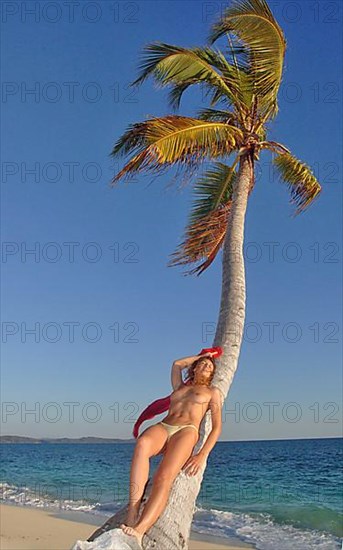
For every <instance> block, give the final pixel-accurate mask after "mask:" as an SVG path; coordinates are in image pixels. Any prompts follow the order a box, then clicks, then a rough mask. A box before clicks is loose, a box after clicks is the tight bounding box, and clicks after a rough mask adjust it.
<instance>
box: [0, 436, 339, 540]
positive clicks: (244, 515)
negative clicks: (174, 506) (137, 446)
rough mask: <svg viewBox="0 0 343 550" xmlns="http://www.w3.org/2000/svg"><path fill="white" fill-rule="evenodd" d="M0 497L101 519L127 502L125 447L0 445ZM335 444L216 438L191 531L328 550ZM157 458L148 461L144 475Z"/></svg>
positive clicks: (335, 535) (335, 497) (128, 448)
mask: <svg viewBox="0 0 343 550" xmlns="http://www.w3.org/2000/svg"><path fill="white" fill-rule="evenodd" d="M0 449H1V470H0V471H1V482H2V483H1V492H0V494H1V499H2V501H3V502H5V503H6V502H8V503H13V504H17V505H22V506H36V507H41V508H50V509H51V508H55V509H59V510H61V509H63V510H83V511H84V512H85V513H86V514H97V515H99V514H101V515H102V516H103V517H104V520H105V519H106V518H107V517H109V516H111V515H112V514H113V513H114V512H115V511H116V510H117V509H118V508H120V507H121V506H122V505H123V504H125V503H126V502H127V498H128V486H129V472H130V461H131V458H132V453H133V449H134V444H133V443H123V444H49V443H44V444H37V445H36V444H3V445H1V446H0ZM342 455H343V440H342V439H302V440H300V439H298V440H282V441H247V442H218V443H217V444H216V446H215V447H214V449H213V451H212V452H211V454H210V456H209V458H208V462H207V468H206V471H205V474H204V479H203V483H202V488H201V491H200V493H199V495H198V499H197V503H196V512H195V514H194V518H193V524H192V529H193V531H197V532H198V533H206V534H212V535H216V536H221V537H225V536H237V537H238V538H240V540H242V541H245V542H250V543H251V544H253V545H254V546H255V547H256V548H258V549H261V550H271V549H273V550H277V549H280V550H288V549H292V550H294V549H299V550H300V549H301V550H306V549H313V548H319V549H325V550H330V549H338V548H341V544H342V541H341V538H342V536H343V514H342V512H343V509H342V508H343V507H342V498H343V479H342V478H343V476H342V463H343V460H342V458H343V457H342ZM160 460H161V457H160V456H159V457H153V458H152V459H151V462H150V465H151V475H152V474H153V472H154V471H155V469H156V468H157V466H158V464H159V462H160Z"/></svg>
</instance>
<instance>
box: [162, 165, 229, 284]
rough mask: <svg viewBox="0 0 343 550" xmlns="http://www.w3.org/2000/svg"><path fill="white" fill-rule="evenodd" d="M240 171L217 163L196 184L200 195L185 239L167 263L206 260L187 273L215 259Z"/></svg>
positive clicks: (207, 264)
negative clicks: (237, 171)
mask: <svg viewBox="0 0 343 550" xmlns="http://www.w3.org/2000/svg"><path fill="white" fill-rule="evenodd" d="M236 177H237V174H236V172H235V170H234V168H233V167H230V166H227V165H226V164H224V163H222V162H216V163H214V165H213V167H212V168H210V169H209V170H208V171H207V172H206V173H205V174H204V176H203V177H201V178H199V180H198V182H197V184H196V185H195V187H194V193H195V195H196V196H197V198H196V200H195V201H194V205H193V209H192V212H191V214H190V220H189V224H188V226H187V228H186V236H185V239H184V241H183V242H182V243H181V244H180V245H179V246H178V248H177V250H176V251H175V252H174V253H173V254H171V257H172V260H171V261H170V262H169V264H168V266H169V267H171V266H175V265H183V264H190V263H195V262H198V261H200V260H201V259H203V258H205V260H204V261H203V262H202V263H201V264H200V265H198V266H197V267H196V268H194V269H191V270H190V271H188V272H186V273H185V275H188V274H189V275H191V274H195V273H196V274H197V275H200V274H201V273H202V272H203V271H205V269H207V267H208V266H209V265H210V264H211V263H212V262H213V260H214V259H215V257H216V255H217V253H218V251H219V250H220V248H221V246H222V244H223V240H224V237H225V232H226V229H227V222H228V216H229V214H230V209H231V203H232V191H233V185H234V181H235V178H236Z"/></svg>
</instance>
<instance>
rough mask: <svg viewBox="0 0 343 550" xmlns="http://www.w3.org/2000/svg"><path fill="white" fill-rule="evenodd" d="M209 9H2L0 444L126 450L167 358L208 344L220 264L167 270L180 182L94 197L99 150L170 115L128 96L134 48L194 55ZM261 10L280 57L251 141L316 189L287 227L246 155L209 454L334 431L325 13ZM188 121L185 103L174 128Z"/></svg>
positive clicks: (335, 49) (278, 201)
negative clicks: (240, 311)
mask: <svg viewBox="0 0 343 550" xmlns="http://www.w3.org/2000/svg"><path fill="white" fill-rule="evenodd" d="M33 4H35V5H36V11H35V12H32V6H33ZM226 5H227V4H226V3H220V2H195V1H194V2H193V1H183V2H181V1H161V2H145V1H144V2H136V1H135V2H91V3H90V2H83V3H80V4H77V3H66V2H48V3H44V2H40V3H38V2H37V3H32V2H4V3H2V29H3V38H2V64H3V74H2V80H3V89H2V111H3V118H2V120H3V130H2V132H3V136H5V137H6V141H5V142H4V141H3V145H2V216H1V219H2V240H3V244H2V246H3V255H2V273H3V277H2V372H1V377H2V401H3V403H2V407H3V408H2V422H3V424H2V434H12V435H22V436H24V435H26V436H37V437H41V436H42V437H46V436H47V437H63V436H67V437H81V436H99V437H123V438H128V437H131V429H132V426H133V422H134V421H135V419H136V418H137V416H138V414H139V412H140V411H141V410H142V409H143V408H144V407H145V406H146V405H148V404H149V403H150V402H151V401H153V400H155V399H157V398H159V397H164V396H166V395H169V394H170V392H171V391H172V387H171V383H170V369H171V364H172V362H173V360H175V359H177V358H180V357H184V356H188V355H194V354H197V353H199V352H200V350H201V348H202V347H209V346H211V344H212V343H213V335H214V330H215V325H216V322H217V319H218V313H219V299H220V290H221V288H220V286H221V258H222V254H221V253H220V255H219V256H218V257H217V259H216V261H215V263H214V264H212V266H211V267H210V269H208V270H207V271H206V272H205V273H204V274H202V275H201V276H200V277H195V276H192V277H184V276H183V272H184V269H183V268H182V267H173V268H172V267H167V262H168V260H169V259H170V254H171V253H172V252H173V251H175V249H176V247H177V245H178V244H179V243H180V242H181V239H182V237H183V231H184V228H185V225H186V222H187V216H188V212H189V210H190V206H191V202H192V182H190V183H189V184H188V185H183V186H181V184H180V181H181V180H178V181H177V182H176V183H175V182H174V184H172V176H173V174H174V173H175V171H171V172H169V173H168V174H166V175H163V176H160V177H158V178H156V179H154V181H153V182H152V183H151V184H150V182H151V180H150V177H149V176H147V175H142V176H139V177H138V178H136V179H135V180H134V181H133V182H131V183H129V184H126V183H124V182H121V183H120V184H119V185H118V187H117V188H115V189H112V188H111V187H110V185H109V182H110V179H111V176H112V175H113V173H114V172H116V171H117V169H118V165H117V166H115V165H114V163H113V161H112V160H111V159H110V157H109V153H110V151H111V148H112V146H113V144H114V143H115V141H116V140H117V139H118V137H119V136H120V135H121V134H122V133H123V132H124V131H125V129H126V128H127V126H128V125H129V124H131V123H134V122H138V121H143V120H145V118H146V117H148V116H162V115H165V114H168V113H171V112H172V111H171V110H170V108H169V107H168V103H167V90H161V89H157V88H156V86H155V85H154V84H153V81H152V80H151V79H150V80H148V81H147V82H146V83H144V85H143V86H142V87H140V88H139V89H138V90H137V91H132V90H128V89H127V85H128V84H129V83H130V82H132V81H133V80H134V79H135V78H136V77H137V75H138V71H137V67H138V62H139V58H140V55H141V52H142V47H143V46H144V45H145V44H147V43H149V42H153V41H155V40H158V41H162V42H167V43H172V44H176V45H181V46H196V45H203V44H205V41H206V36H207V33H208V30H209V26H210V24H211V23H212V22H213V21H214V20H215V19H216V18H217V16H218V15H219V10H220V6H226ZM269 5H270V6H271V8H272V10H273V13H274V14H275V16H276V18H277V20H278V22H279V24H280V25H281V27H282V28H283V30H284V32H285V36H286V40H287V51H286V58H285V66H284V75H283V81H282V84H281V88H280V93H279V108H280V110H279V114H278V116H277V119H276V120H275V121H273V122H272V123H271V124H270V133H269V139H273V140H276V141H278V142H281V143H283V144H284V145H285V146H286V147H288V148H290V150H291V151H292V153H293V154H294V155H295V156H296V157H297V158H298V159H300V160H302V161H304V162H306V163H307V164H308V165H310V166H311V167H312V168H313V169H314V171H315V174H316V176H317V178H318V179H319V181H320V183H321V185H322V188H323V191H322V194H321V196H320V198H319V199H318V200H317V201H315V203H314V204H313V205H312V206H311V207H310V208H309V209H308V210H307V211H306V212H305V213H303V214H302V215H300V216H298V217H296V218H292V216H291V214H292V213H293V211H294V207H293V206H292V205H291V204H290V202H289V199H290V194H289V191H288V189H287V186H286V185H284V184H283V183H280V182H278V181H277V179H276V178H273V177H271V175H270V161H271V155H270V154H269V153H263V154H262V155H261V159H260V163H259V165H258V166H257V173H256V174H257V177H256V185H255V188H254V191H253V193H252V194H251V196H250V200H249V205H248V209H247V215H246V228H245V248H244V251H245V260H246V264H245V265H246V286H247V304H246V325H245V334H244V339H243V343H242V348H241V353H240V358H239V366H238V370H237V372H236V376H235V378H234V381H233V384H232V386H231V389H230V391H229V394H228V397H227V399H226V402H225V404H224V409H223V423H224V424H223V432H222V435H221V438H220V439H221V440H247V439H274V438H276V439H280V438H281V439H283V438H293V437H294V438H299V437H332V436H339V435H340V434H341V433H342V432H341V422H340V419H341V395H342V364H341V349H342V324H341V320H342V316H341V314H342V294H341V285H340V282H341V277H342V263H341V224H342V209H341V204H342V171H341V170H342V166H341V151H342V124H341V121H342V89H341V86H342V41H341V36H340V34H341V19H342V5H341V4H340V3H339V2H335V1H334V2H329V3H327V2H322V1H320V2H310V1H308V2H307V1H302V2H287V1H286V2H285V1H278V2H270V3H269ZM30 10H31V11H30ZM217 46H218V47H222V48H223V47H225V40H224V39H223V40H221V41H218V42H217ZM32 91H34V93H32ZM205 106H208V104H207V103H206V102H205V101H204V100H203V98H202V96H201V93H200V92H199V91H198V90H190V91H187V92H186V94H185V95H184V99H183V101H182V104H181V109H180V111H179V113H180V114H185V115H189V116H194V115H195V114H196V112H197V111H198V109H200V108H201V107H205ZM193 181H194V180H193ZM32 250H36V253H35V254H32V253H30V252H29V251H32ZM272 327H274V331H273V330H272ZM33 329H35V331H36V334H34V333H33V332H34V331H33V332H32V330H33ZM272 402H273V403H274V405H273V406H272V405H271V403H272ZM72 403H73V405H72ZM33 409H35V410H36V414H35V415H34V414H30V413H29V411H32V410H33ZM273 411H274V414H272V412H273ZM161 418H163V416H161V417H157V419H161ZM157 419H154V420H153V421H149V422H146V423H145V424H144V425H143V426H148V425H149V424H151V423H153V422H156V421H157Z"/></svg>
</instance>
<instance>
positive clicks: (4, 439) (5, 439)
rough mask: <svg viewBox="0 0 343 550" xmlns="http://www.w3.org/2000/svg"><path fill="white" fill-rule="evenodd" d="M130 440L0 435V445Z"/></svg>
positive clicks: (130, 441)
mask: <svg viewBox="0 0 343 550" xmlns="http://www.w3.org/2000/svg"><path fill="white" fill-rule="evenodd" d="M134 441H136V440H135V439H134V438H131V439H111V438H108V437H77V438H71V437H57V438H53V437H39V438H36V437H22V436H20V435H0V444H1V443H36V444H40V443H81V444H82V443H133V442H134Z"/></svg>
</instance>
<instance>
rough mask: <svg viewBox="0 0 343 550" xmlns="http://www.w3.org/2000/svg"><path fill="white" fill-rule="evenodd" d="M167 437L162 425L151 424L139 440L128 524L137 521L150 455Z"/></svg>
mask: <svg viewBox="0 0 343 550" xmlns="http://www.w3.org/2000/svg"><path fill="white" fill-rule="evenodd" d="M165 439H166V432H165V429H164V428H163V427H162V426H150V428H148V429H147V430H145V432H144V433H143V434H142V435H141V436H140V437H139V438H138V440H137V443H136V446H135V450H134V453H133V458H132V462H131V470H130V489H129V505H128V512H127V516H126V525H134V524H135V523H136V522H137V519H138V513H139V507H140V504H141V501H142V496H143V493H144V488H145V485H146V483H147V481H148V479H149V469H150V457H151V456H153V455H154V454H156V453H157V452H158V451H159V450H160V449H161V448H162V447H163V445H164V442H165Z"/></svg>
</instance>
